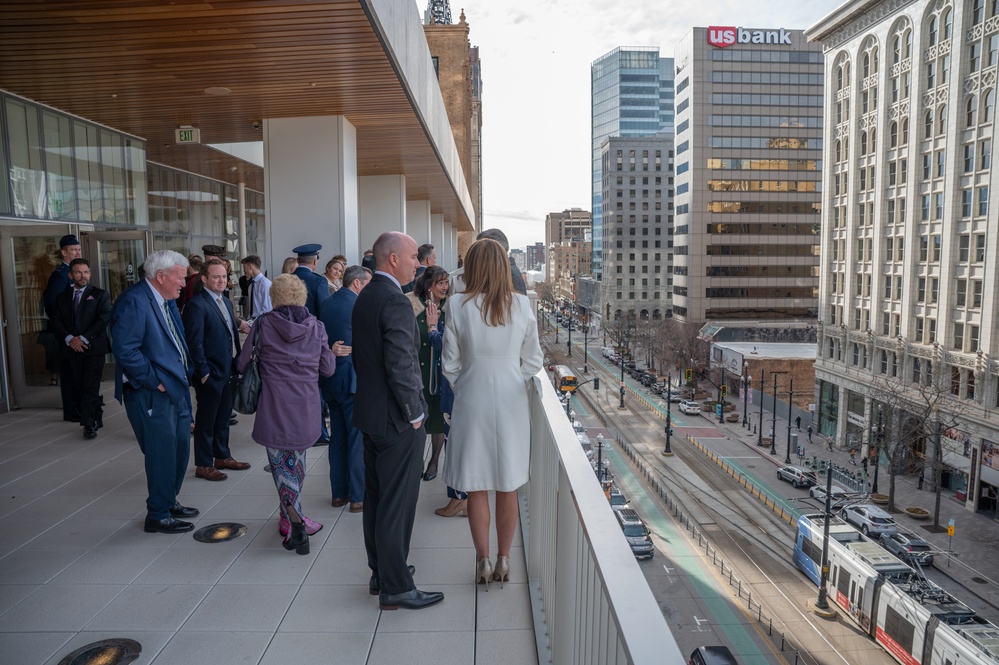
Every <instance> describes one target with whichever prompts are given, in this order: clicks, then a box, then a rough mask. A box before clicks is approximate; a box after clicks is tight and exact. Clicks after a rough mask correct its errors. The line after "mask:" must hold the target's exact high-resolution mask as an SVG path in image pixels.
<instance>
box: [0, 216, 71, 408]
mask: <svg viewBox="0 0 999 665" xmlns="http://www.w3.org/2000/svg"><path fill="white" fill-rule="evenodd" d="M70 232H71V231H70V228H69V227H68V226H66V225H65V224H39V225H31V226H27V225H26V226H0V267H2V271H0V292H2V297H3V343H2V345H0V352H2V353H3V354H5V356H4V357H0V361H3V366H4V368H5V369H6V370H7V372H6V377H5V378H6V385H3V386H0V393H2V394H0V397H2V398H3V403H0V409H4V410H11V409H15V408H28V407H45V408H60V407H61V404H62V402H61V399H62V398H61V396H60V392H59V387H58V386H57V385H51V384H52V383H53V377H55V378H58V376H59V347H58V345H57V344H53V339H50V338H51V335H48V334H47V333H48V320H47V319H46V316H45V311H44V308H43V306H42V294H43V293H44V291H45V286H46V284H48V280H49V275H51V274H52V271H53V270H55V269H56V267H57V266H58V265H59V263H60V258H59V238H60V237H62V236H63V235H65V234H66V233H70ZM2 378H4V377H2V376H0V379H2Z"/></svg>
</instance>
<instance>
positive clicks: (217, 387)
mask: <svg viewBox="0 0 999 665" xmlns="http://www.w3.org/2000/svg"><path fill="white" fill-rule="evenodd" d="M194 395H195V396H196V397H197V399H198V410H197V411H196V412H195V414H194V465H195V466H212V464H213V463H214V461H215V460H216V459H228V458H229V457H232V453H231V452H230V451H229V418H231V417H232V404H233V401H234V399H235V393H234V392H233V389H232V386H231V385H230V384H229V381H228V379H227V380H225V381H220V380H218V379H215V378H209V379H208V381H206V382H204V383H201V382H200V381H197V380H195V382H194Z"/></svg>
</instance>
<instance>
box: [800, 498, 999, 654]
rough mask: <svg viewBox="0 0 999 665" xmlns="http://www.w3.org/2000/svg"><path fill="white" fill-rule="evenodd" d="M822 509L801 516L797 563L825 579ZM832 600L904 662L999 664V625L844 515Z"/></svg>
mask: <svg viewBox="0 0 999 665" xmlns="http://www.w3.org/2000/svg"><path fill="white" fill-rule="evenodd" d="M825 519H826V516H825V515H823V514H821V513H820V514H812V515H803V516H801V517H799V518H798V528H797V532H796V534H795V541H794V555H793V558H794V563H795V565H796V566H798V568H800V569H801V570H802V571H803V572H804V573H805V575H807V576H808V578H809V579H811V580H812V582H814V583H815V584H816V585H818V584H819V582H820V575H821V568H820V565H821V564H820V562H821V559H822V542H823V535H822V531H823V527H824V526H825ZM828 557H829V559H828V562H829V574H828V589H829V594H828V597H829V600H830V601H832V602H834V603H836V605H837V606H839V607H840V608H841V609H842V610H843V612H844V613H845V614H846V615H847V616H848V617H849V618H850V619H851V620H852V621H853V622H855V623H856V624H857V625H858V626H860V628H861V629H862V630H863V631H864V632H866V633H867V634H868V635H870V636H871V637H873V638H874V640H875V641H876V642H877V643H878V644H880V645H881V646H883V647H884V648H885V649H886V650H887V651H888V653H890V654H891V655H892V656H893V657H894V658H895V660H897V661H898V662H900V663H902V664H903V665H999V628H997V627H996V626H995V625H993V624H991V623H989V622H988V621H986V620H984V619H982V618H981V617H979V616H977V615H976V614H975V612H974V610H972V609H971V608H970V607H968V606H967V605H965V604H964V603H962V602H960V601H959V600H957V599H955V598H954V597H952V596H951V595H950V594H948V593H947V592H946V591H944V590H943V589H941V588H940V587H938V586H936V585H935V584H933V583H932V582H930V581H929V580H927V579H925V577H923V576H922V575H921V574H917V572H916V571H915V570H914V569H912V568H911V567H909V566H908V565H906V564H905V563H903V562H901V561H899V560H898V559H896V558H895V557H894V556H892V555H891V554H889V553H888V552H887V551H886V550H885V549H883V548H882V547H881V546H880V545H879V544H878V543H876V542H874V541H872V540H871V539H869V538H867V537H866V536H864V535H863V534H861V533H860V532H859V531H857V530H856V529H854V528H853V527H851V526H850V525H848V524H847V523H846V522H844V521H843V520H841V519H840V518H838V517H832V518H831V520H830V522H829V552H828Z"/></svg>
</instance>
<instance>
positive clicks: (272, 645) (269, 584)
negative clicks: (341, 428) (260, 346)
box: [0, 383, 538, 665]
mask: <svg viewBox="0 0 999 665" xmlns="http://www.w3.org/2000/svg"><path fill="white" fill-rule="evenodd" d="M103 388H104V396H105V401H106V402H107V406H106V407H105V416H104V423H105V427H104V429H102V430H101V431H100V435H99V436H98V438H97V439H94V440H92V441H87V440H84V439H83V437H82V430H81V428H80V427H78V426H77V425H76V424H75V423H68V422H63V420H62V417H61V411H59V410H53V409H25V410H21V411H16V412H12V413H8V414H3V415H0V460H2V464H0V488H2V493H0V497H2V499H0V643H2V645H3V647H2V648H0V665H6V664H10V665H15V664H16V665H43V664H55V663H58V662H59V661H60V660H61V659H62V658H63V657H65V656H66V655H67V654H69V653H71V652H72V651H74V650H75V649H78V648H79V647H81V646H83V645H85V644H88V643H91V642H94V641H97V640H102V639H108V638H128V639H133V640H136V641H138V642H139V643H141V645H142V655H141V656H140V657H139V659H138V660H136V661H135V662H136V663H155V664H156V665H190V664H191V663H211V665H227V664H229V663H234V664H235V663H259V664H271V663H274V664H277V663H296V664H299V665H305V664H308V663H323V664H325V665H331V664H340V663H343V664H358V663H372V664H374V663H388V662H405V663H407V665H417V664H418V663H433V664H434V665H446V664H449V663H455V664H461V665H467V664H469V663H475V664H476V665H486V664H490V663H518V664H523V663H536V662H538V656H537V650H536V646H535V634H534V628H533V625H534V624H533V619H532V610H531V603H530V596H529V591H528V585H527V578H526V570H525V560H524V549H523V541H522V540H521V537H520V532H519V530H518V535H517V538H516V540H515V542H514V549H513V552H512V557H511V558H512V563H511V565H512V569H513V570H512V575H511V582H508V583H507V584H506V585H505V588H503V589H500V588H499V585H498V584H493V585H490V586H489V590H488V592H487V591H486V590H485V589H484V588H483V587H481V586H480V587H476V586H475V585H474V584H473V583H472V581H473V573H474V565H475V553H474V550H473V548H472V541H471V535H470V534H469V530H468V520H467V519H466V518H464V517H460V516H458V517H454V518H450V519H446V518H442V517H439V516H436V515H435V514H434V512H433V511H434V508H437V507H440V506H443V505H445V504H446V503H447V497H446V494H445V491H446V488H445V486H444V484H443V482H442V481H441V479H440V478H439V477H438V478H437V479H435V480H433V481H431V482H425V483H421V493H420V500H419V505H418V507H417V517H416V525H415V529H414V534H413V541H412V550H411V555H410V563H411V564H413V565H415V566H416V568H417V572H416V576H415V577H416V583H417V586H418V587H419V588H422V589H426V590H439V591H443V592H444V594H445V599H444V602H443V603H441V604H439V605H437V606H434V607H431V608H428V609H425V610H420V611H405V610H399V611H394V612H383V611H380V610H379V609H378V602H377V599H376V598H375V597H374V596H371V595H369V593H368V588H367V583H368V577H369V571H368V568H367V565H366V561H365V554H364V543H363V539H362V533H361V515H359V514H351V513H349V512H348V510H347V508H346V507H344V508H332V507H331V506H330V488H329V477H328V473H329V464H328V461H327V448H326V447H317V448H313V449H311V450H310V451H309V453H308V477H307V479H306V483H305V488H304V500H303V505H304V509H305V512H306V514H308V515H309V517H311V518H312V519H314V520H317V521H319V522H322V523H323V524H324V525H325V528H324V529H323V530H322V531H320V532H319V533H318V534H316V535H315V536H313V537H312V538H311V548H312V551H311V553H310V554H309V555H307V556H298V555H296V554H295V553H294V552H288V551H285V550H284V549H283V548H282V547H281V537H280V536H279V535H278V514H277V497H276V493H275V489H274V484H273V481H272V479H271V475H270V474H269V473H266V472H265V471H264V470H263V467H264V464H265V463H266V454H265V451H264V449H263V448H262V447H261V446H259V445H257V444H256V443H254V442H253V441H252V439H251V438H250V431H251V429H252V421H253V418H252V416H240V418H239V424H238V425H236V426H234V427H233V431H232V439H231V447H232V450H233V454H234V456H235V457H236V459H238V460H241V461H246V462H249V463H251V464H252V465H253V467H252V468H251V469H250V470H248V471H228V472H227V473H228V475H229V478H228V479H227V480H225V481H222V482H208V481H205V480H201V479H197V478H195V477H194V468H193V457H192V460H191V464H192V466H191V468H190V472H189V475H188V479H187V480H186V481H185V483H184V487H183V491H182V493H181V496H180V497H179V499H180V501H181V503H183V504H184V505H187V506H193V507H195V508H198V509H199V510H200V511H201V515H199V516H198V517H197V518H195V520H194V522H195V528H196V529H197V528H200V527H203V526H207V525H209V524H215V523H219V522H239V523H241V524H244V525H246V527H247V529H248V531H247V533H246V534H245V535H244V536H242V537H240V538H237V539H235V540H232V541H228V542H223V543H217V544H202V543H199V542H197V541H195V540H194V539H193V538H192V535H191V533H188V534H183V535H177V536H171V535H165V534H148V533H144V532H143V530H142V520H143V518H144V517H145V497H146V481H145V474H144V472H143V459H142V455H141V453H140V451H139V448H138V445H137V444H136V443H135V439H134V437H133V435H132V431H131V428H130V427H129V424H128V421H127V419H126V417H125V413H124V410H123V409H122V408H121V407H120V405H118V403H117V402H115V401H114V400H113V399H112V392H113V386H112V385H110V384H108V383H105V384H104V386H103ZM52 390H53V391H58V388H52ZM493 538H494V539H495V532H494V533H493ZM493 547H494V549H495V544H494V546H493Z"/></svg>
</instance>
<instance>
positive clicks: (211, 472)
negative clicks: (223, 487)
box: [194, 466, 229, 480]
mask: <svg viewBox="0 0 999 665" xmlns="http://www.w3.org/2000/svg"><path fill="white" fill-rule="evenodd" d="M194 477H195V478H204V479H205V480H225V479H226V478H228V477H229V476H227V475H226V474H224V473H222V472H221V471H219V470H218V469H216V468H215V467H211V466H196V467H194Z"/></svg>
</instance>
